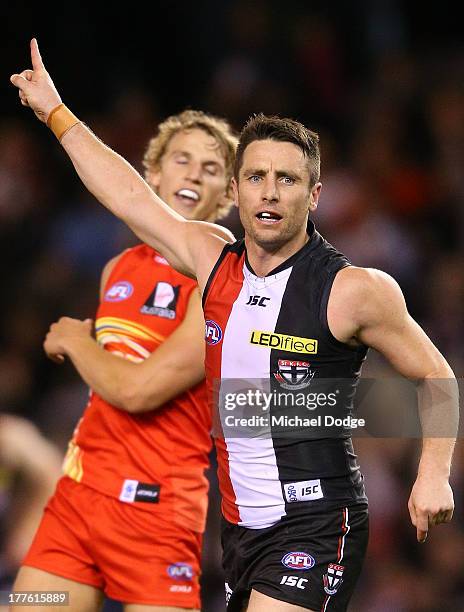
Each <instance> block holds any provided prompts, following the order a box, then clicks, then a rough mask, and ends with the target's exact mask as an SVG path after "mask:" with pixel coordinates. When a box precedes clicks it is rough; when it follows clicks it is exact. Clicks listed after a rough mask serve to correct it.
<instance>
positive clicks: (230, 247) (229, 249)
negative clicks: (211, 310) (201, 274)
mask: <svg viewBox="0 0 464 612" xmlns="http://www.w3.org/2000/svg"><path fill="white" fill-rule="evenodd" d="M244 248H245V241H244V240H243V239H242V240H237V242H233V243H232V244H230V243H228V244H226V245H224V248H223V249H222V251H221V254H220V255H219V258H218V260H217V261H216V263H215V264H214V266H213V269H212V270H211V272H210V275H209V276H208V280H207V281H206V285H205V289H204V291H203V297H202V298H201V302H202V304H203V308H204V307H205V304H206V298H207V297H208V291H209V288H210V287H211V283H212V282H213V280H214V277H215V276H216V272H217V271H218V268H219V266H220V265H221V263H222V262H223V261H224V257H225V256H226V255H227V253H237V255H238V256H239V257H240V255H241V254H242V252H243V250H244Z"/></svg>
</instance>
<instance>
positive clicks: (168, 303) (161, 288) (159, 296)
mask: <svg viewBox="0 0 464 612" xmlns="http://www.w3.org/2000/svg"><path fill="white" fill-rule="evenodd" d="M179 289H180V285H177V286H176V287H173V286H172V285H171V284H170V283H166V282H164V281H160V282H159V283H156V286H155V288H154V289H153V291H152V292H151V293H150V295H149V297H148V300H147V301H146V302H145V304H144V305H143V306H142V308H141V309H140V312H141V313H142V314H148V315H155V316H157V317H163V318H164V319H175V318H176V306H177V300H178V299H179Z"/></svg>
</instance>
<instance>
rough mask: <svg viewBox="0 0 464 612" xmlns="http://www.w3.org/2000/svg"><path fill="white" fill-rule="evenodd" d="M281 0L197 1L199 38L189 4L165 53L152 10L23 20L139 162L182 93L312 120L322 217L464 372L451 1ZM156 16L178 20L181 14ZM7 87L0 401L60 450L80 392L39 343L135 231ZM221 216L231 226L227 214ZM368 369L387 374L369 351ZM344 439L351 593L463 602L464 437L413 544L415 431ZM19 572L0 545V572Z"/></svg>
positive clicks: (214, 582)
mask: <svg viewBox="0 0 464 612" xmlns="http://www.w3.org/2000/svg"><path fill="white" fill-rule="evenodd" d="M286 4H287V3H286ZM288 4H289V6H288V7H286V8H287V9H288V10H286V11H285V13H283V14H282V12H281V11H279V10H278V8H277V7H278V6H279V5H278V4H277V3H274V2H261V1H255V2H253V3H249V2H245V1H244V2H224V3H223V4H221V3H214V4H213V3H212V2H211V3H210V2H203V3H202V2H200V4H199V6H200V9H199V11H200V14H195V15H190V14H189V15H187V16H186V17H185V19H184V20H185V21H188V19H190V18H191V24H190V27H192V28H194V30H195V32H196V34H195V39H196V42H195V40H193V41H192V40H189V38H188V29H187V24H186V23H185V24H184V23H183V21H182V23H180V25H179V30H178V32H177V36H178V38H176V39H175V40H176V41H178V43H179V44H176V45H174V47H175V48H173V49H167V52H166V53H165V54H164V55H159V51H160V49H161V45H160V43H159V41H158V43H157V45H158V46H156V44H155V43H153V45H154V46H153V47H150V44H151V42H152V41H149V40H147V36H148V33H149V28H151V27H153V25H151V26H149V25H147V24H144V23H143V21H144V19H143V16H141V15H139V16H138V17H137V16H135V17H130V18H129V22H128V23H123V17H120V20H119V21H117V20H116V17H115V22H114V23H112V24H111V27H112V36H114V38H111V39H110V38H109V36H108V37H107V38H106V39H105V38H103V39H102V36H101V33H102V32H104V31H105V30H104V29H105V24H104V21H103V16H102V15H99V14H98V13H97V14H96V15H94V16H93V22H92V19H90V16H88V17H89V23H86V28H88V29H87V30H86V33H85V38H86V43H87V44H86V48H85V49H83V48H81V46H80V45H79V41H78V40H76V39H78V38H80V37H81V36H82V32H81V33H79V24H80V23H81V22H79V20H78V21H77V22H76V23H74V26H73V27H74V28H75V29H74V30H73V34H72V35H71V36H69V38H67V37H66V36H65V33H63V32H62V33H61V34H52V33H51V32H49V31H46V30H45V32H44V34H42V36H41V29H40V28H38V29H35V30H33V31H31V34H33V35H37V36H38V38H39V43H40V44H41V49H42V52H43V54H44V60H45V63H46V65H47V64H48V66H49V69H50V72H51V74H52V75H53V77H54V79H55V82H56V83H57V86H58V88H59V90H60V91H61V93H62V95H63V98H64V100H65V102H66V101H67V102H68V103H69V105H70V106H71V108H72V109H73V110H74V112H76V113H77V114H78V115H79V116H80V117H81V118H82V119H83V120H85V121H86V122H87V123H88V124H89V125H90V126H91V128H92V129H94V130H95V132H96V133H97V134H98V135H99V136H100V137H101V138H102V139H103V140H104V141H105V142H106V143H108V144H109V145H111V146H112V147H113V148H114V149H115V150H116V151H118V152H119V153H121V154H122V155H123V156H124V157H126V158H127V159H128V160H130V162H131V163H132V164H134V165H135V166H136V167H137V168H139V169H141V164H140V160H141V157H142V152H143V149H144V147H145V144H146V142H147V140H148V138H149V137H150V136H151V134H152V132H153V129H154V127H155V126H156V124H157V122H158V120H160V119H162V118H164V117H165V116H166V115H168V114H171V113H173V112H177V111H179V110H181V109H182V108H184V107H186V106H191V107H194V108H195V107H198V108H201V109H205V110H209V111H211V112H214V113H217V114H219V115H223V116H225V117H227V118H228V119H229V120H230V121H231V122H232V123H233V124H234V125H235V127H236V128H237V129H239V128H240V126H241V125H242V123H243V122H244V120H245V119H246V118H247V116H248V115H249V114H250V113H251V112H254V111H263V112H265V113H278V114H281V115H288V116H293V117H296V118H298V119H300V120H301V121H303V122H304V123H305V124H306V125H308V126H310V127H312V128H313V129H315V130H317V131H318V132H319V133H320V135H321V142H322V160H323V161H322V182H323V191H322V195H321V199H320V206H319V209H318V211H317V214H316V215H315V217H314V219H315V221H316V224H317V227H318V229H319V230H320V231H321V233H323V235H324V236H325V237H326V238H327V239H328V240H329V241H330V242H333V243H334V244H335V245H336V246H337V247H338V248H339V249H340V250H341V251H343V252H345V253H346V255H348V256H349V257H350V258H351V259H352V261H353V263H355V264H358V265H362V266H370V267H375V268H380V269H382V270H385V271H386V272H388V273H390V274H392V275H393V276H394V277H395V278H396V279H397V280H398V282H399V283H400V285H401V287H402V289H403V291H404V293H405V296H406V299H407V302H408V305H409V309H410V311H411V313H412V314H413V316H414V317H415V318H416V319H417V320H418V321H419V322H420V323H421V325H422V326H423V327H424V328H425V330H426V331H427V333H428V334H429V335H430V337H431V338H432V340H433V341H434V342H435V343H436V345H437V346H438V347H439V348H440V350H441V351H442V352H443V353H444V355H445V356H446V357H447V359H448V360H449V362H450V364H451V366H452V367H453V368H454V371H455V373H456V375H457V376H458V377H462V376H463V372H464V354H463V350H462V347H463V345H464V308H463V306H464V266H463V255H464V242H463V238H464V172H463V168H464V80H463V74H464V45H463V44H462V43H461V44H459V36H458V29H457V26H456V24H455V23H454V19H453V15H452V14H448V15H445V14H444V13H443V12H441V13H440V11H433V14H430V15H427V13H425V14H424V13H423V14H422V15H420V16H418V15H416V14H415V13H414V10H413V8H412V7H413V4H410V3H407V2H405V3H395V2H383V1H381V0H378V1H373V2H361V1H357V2H350V3H339V4H340V8H339V9H337V10H334V8H333V7H332V9H327V10H324V8H321V7H319V8H315V9H314V10H312V9H310V8H309V4H310V3H298V2H295V3H294V9H293V10H290V7H291V6H292V2H289V3H288ZM326 4H329V5H330V4H332V3H326ZM311 5H312V3H311ZM314 5H315V6H317V3H315V4H314ZM335 5H337V3H335ZM342 5H343V6H342ZM321 6H322V3H321ZM209 9H211V11H210V12H208V11H209ZM430 10H431V9H430ZM201 11H203V13H202V12H201ZM126 17H127V16H124V19H125V18H126ZM166 18H167V19H168V24H169V26H171V25H172V23H171V21H173V20H174V17H172V16H171V17H169V16H167V17H166ZM187 18H188V19H187ZM30 19H31V25H32V26H34V24H33V23H32V18H30ZM82 19H85V15H84V17H82ZM169 20H171V21H169ZM202 20H203V21H202ZM421 20H422V21H421ZM82 23H84V22H82ZM90 23H92V25H89V24H90ZM81 25H82V24H81ZM126 26H127V29H128V30H129V29H130V28H131V27H132V38H131V39H128V38H127V34H126V38H124V37H123V38H121V35H122V34H123V33H124V32H126V31H127V30H125V29H124V28H126ZM427 28H429V29H431V31H432V32H433V37H432V39H429V38H428V36H427V35H426V32H427ZM23 32H24V30H23ZM97 33H98V36H97ZM154 35H155V32H154V31H152V32H151V36H154ZM54 36H55V38H53V37H54ZM118 36H119V38H118ZM137 36H138V38H137ZM171 36H173V37H175V34H173V33H172V31H171ZM16 37H17V39H16V40H15V41H14V44H13V45H12V47H11V48H10V49H9V54H7V60H8V70H7V72H8V74H10V73H12V72H15V71H16V70H17V69H18V68H21V67H23V65H24V64H25V62H27V35H25V36H21V37H18V34H16ZM199 38H201V39H202V42H201V44H197V43H198V39H199ZM97 40H99V41H100V42H99V43H97V42H96V41H97ZM110 40H120V41H122V43H123V44H124V45H125V51H124V53H123V52H122V51H119V52H115V55H114V57H113V56H112V55H111V49H110V50H108V48H107V47H108V45H110V46H111V44H110ZM105 41H106V42H105ZM98 44H100V45H101V47H98V46H97V45H98ZM164 44H165V45H167V44H168V42H166V40H165V41H164ZM58 50H59V51H58ZM113 51H114V49H113ZM171 51H172V56H171ZM179 54H182V55H184V57H183V58H182V57H179ZM112 57H113V60H114V61H113V62H111V58H112ZM170 61H171V62H172V66H174V68H172V70H173V74H170V70H169V66H170V64H169V62H170ZM161 64H162V66H161ZM159 65H160V67H159V70H158V66H159ZM89 66H93V71H90V69H89V68H88V67H89ZM5 74H6V72H5ZM5 74H4V75H3V80H5V79H6V78H7V77H6V76H5ZM84 75H85V78H84ZM100 79H101V80H100ZM164 82H165V83H167V84H168V86H169V87H167V88H166V87H164V85H163V83H164ZM176 88H177V89H176ZM166 89H169V92H168V93H166ZM15 96H16V93H15V92H14V91H13V88H11V91H8V95H5V96H3V97H4V98H5V97H6V98H7V101H6V102H5V100H4V101H3V103H2V117H1V119H0V235H1V240H0V249H1V259H2V262H4V264H6V265H4V272H3V281H2V283H3V291H2V295H3V299H2V303H1V307H2V317H1V332H0V333H1V341H2V350H1V352H0V397H1V410H2V411H3V412H6V413H10V414H15V415H20V416H21V417H25V418H27V419H29V420H30V421H32V422H34V423H35V424H37V425H38V426H39V428H40V430H41V431H42V432H43V433H44V434H45V435H46V436H47V437H48V439H49V440H50V441H52V442H53V443H54V444H55V445H56V446H58V447H59V449H60V450H61V452H63V451H64V449H65V447H66V444H67V441H68V439H69V437H70V434H71V432H72V429H73V427H74V425H75V423H76V422H77V420H78V418H79V416H80V414H81V412H82V409H83V406H84V405H85V403H86V397H87V389H86V388H85V386H84V385H83V384H82V383H81V382H80V379H79V378H78V376H77V375H76V374H75V372H74V371H73V369H72V368H71V367H70V366H63V367H58V366H56V365H54V364H52V363H51V362H49V361H48V360H47V359H46V358H45V355H44V353H43V351H42V346H41V345H42V341H43V338H44V336H45V333H46V331H47V329H48V326H49V325H50V324H51V323H52V322H53V321H54V320H56V319H57V318H58V317H60V316H62V315H69V316H73V317H80V318H82V319H84V318H87V317H89V316H93V313H94V311H95V307H96V300H97V286H98V280H99V274H100V271H101V269H102V267H103V265H104V264H105V262H106V261H107V260H108V259H110V258H111V257H112V256H113V255H114V254H115V253H117V252H119V251H120V250H121V249H122V248H124V247H126V246H130V245H132V244H134V243H135V242H136V239H135V238H134V237H133V236H132V234H131V233H130V231H129V230H127V229H126V228H125V227H124V226H123V224H121V223H120V222H119V221H118V220H116V219H115V218H113V217H112V216H111V215H109V214H108V213H106V211H104V210H102V208H101V207H100V206H98V205H97V204H96V203H95V202H94V201H93V199H92V197H91V196H89V195H88V193H87V192H86V191H85V190H84V189H83V188H82V187H81V185H80V182H79V181H78V179H77V178H75V176H74V173H73V171H72V169H71V167H70V164H69V162H68V161H67V158H66V156H65V155H63V154H62V152H61V151H60V148H59V147H58V145H57V144H56V143H55V142H54V141H53V137H52V136H51V134H49V133H47V130H46V129H45V128H44V127H43V126H41V125H39V123H38V122H37V121H36V120H35V119H33V117H32V115H31V114H30V112H29V111H25V110H24V109H22V108H21V107H19V104H18V102H17V100H16V98H15ZM6 103H7V106H6ZM225 225H227V226H228V227H230V228H231V229H232V230H233V231H234V232H235V233H236V235H237V236H240V235H241V229H240V226H239V222H238V220H237V215H236V212H235V211H233V212H232V214H231V215H230V216H229V217H228V218H227V219H226V221H225ZM366 373H367V375H371V376H377V375H380V376H383V375H384V376H388V374H389V372H388V370H387V369H386V366H385V365H384V364H383V363H382V361H381V360H380V359H379V358H377V357H376V356H375V355H373V354H372V351H371V355H370V364H369V365H368V366H367V367H366ZM18 444H21V440H18ZM355 444H356V448H357V450H358V451H359V454H360V456H361V465H362V467H363V472H364V474H365V477H366V486H367V492H368V495H369V498H370V504H371V517H372V520H371V537H370V545H369V553H368V558H367V561H366V564H365V569H364V572H363V575H362V577H361V579H360V582H359V585H358V588H357V592H356V597H355V600H354V601H353V603H352V608H351V609H352V610H353V611H356V612H368V611H369V612H370V611H373V612H439V611H442V610H445V609H449V610H453V611H459V610H463V611H464V561H463V551H464V515H463V512H462V508H463V502H464V445H463V443H462V441H459V443H458V445H457V449H456V455H455V461H454V470H453V478H452V484H453V487H454V493H455V501H456V508H457V509H456V513H455V517H454V520H453V522H452V523H451V524H449V525H445V526H440V527H439V528H436V529H434V530H432V532H431V533H430V534H429V538H428V541H427V543H426V544H425V545H419V544H417V542H416V540H415V535H416V534H415V529H414V528H413V527H412V526H411V525H410V521H409V515H408V510H407V499H408V496H409V491H410V486H411V485H412V483H413V480H414V477H415V469H416V461H417V453H418V441H417V440H412V439H407V438H406V439H385V438H375V439H359V440H355ZM213 462H214V458H213ZM10 472H11V470H10ZM8 474H9V477H7V476H8ZM13 481H14V479H13ZM211 481H212V483H213V486H212V496H211V506H210V518H209V527H208V532H207V537H206V542H205V557H204V576H203V600H204V612H220V611H221V610H223V609H224V608H223V603H222V602H223V581H222V576H221V571H220V550H219V541H218V530H219V505H218V498H217V491H216V488H215V475H214V469H213V470H212V471H211ZM11 482H12V479H11V473H9V471H8V469H5V467H4V468H3V470H2V468H1V467H0V525H1V526H2V527H1V528H0V536H1V535H2V532H1V529H3V535H4V536H5V534H6V529H7V525H9V524H10V521H13V517H12V511H11V508H12V503H11V501H12V500H11V497H14V495H12V493H13V491H14V490H15V488H14V487H12V485H11ZM7 483H10V484H7ZM25 503H26V502H25ZM13 506H14V504H13ZM13 522H14V521H13ZM2 552H3V556H2ZM13 571H14V569H13V568H12V567H11V564H8V563H7V560H6V556H5V550H4V548H3V550H2V547H0V588H2V585H7V584H8V575H12V573H13Z"/></svg>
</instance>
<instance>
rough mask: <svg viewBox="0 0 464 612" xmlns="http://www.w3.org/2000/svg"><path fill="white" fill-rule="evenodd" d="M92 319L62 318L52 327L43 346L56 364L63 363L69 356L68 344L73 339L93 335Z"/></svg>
mask: <svg viewBox="0 0 464 612" xmlns="http://www.w3.org/2000/svg"><path fill="white" fill-rule="evenodd" d="M92 326H93V321H92V319H85V321H80V320H79V319H71V318H70V317H61V319H59V320H58V321H57V322H56V323H53V324H52V325H51V326H50V330H49V332H48V334H47V335H46V337H45V341H44V344H43V347H44V351H45V352H46V353H47V357H49V358H50V359H51V360H52V361H54V362H55V363H63V361H64V356H65V355H66V354H67V344H68V342H69V341H72V339H73V338H87V337H89V336H91V334H92Z"/></svg>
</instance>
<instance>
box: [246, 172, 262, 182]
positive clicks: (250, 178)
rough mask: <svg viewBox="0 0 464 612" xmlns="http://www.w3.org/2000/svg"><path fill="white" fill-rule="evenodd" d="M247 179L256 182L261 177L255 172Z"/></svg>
mask: <svg viewBox="0 0 464 612" xmlns="http://www.w3.org/2000/svg"><path fill="white" fill-rule="evenodd" d="M248 180H249V181H250V183H258V182H259V181H260V180H261V177H260V176H258V175H257V174H253V175H252V176H249V177H248Z"/></svg>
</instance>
